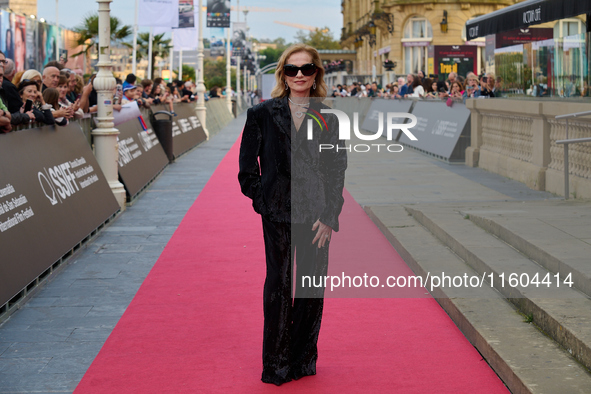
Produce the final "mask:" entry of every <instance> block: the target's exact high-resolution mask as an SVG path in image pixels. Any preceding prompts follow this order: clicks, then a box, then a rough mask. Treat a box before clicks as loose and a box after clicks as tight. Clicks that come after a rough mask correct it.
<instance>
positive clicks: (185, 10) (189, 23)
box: [179, 0, 196, 29]
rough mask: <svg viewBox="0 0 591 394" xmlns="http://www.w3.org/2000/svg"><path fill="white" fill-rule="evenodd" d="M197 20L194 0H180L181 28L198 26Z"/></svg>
mask: <svg viewBox="0 0 591 394" xmlns="http://www.w3.org/2000/svg"><path fill="white" fill-rule="evenodd" d="M195 20H196V18H195V7H194V6H193V0H179V29H186V28H193V27H196V26H195Z"/></svg>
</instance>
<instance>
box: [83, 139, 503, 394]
mask: <svg viewBox="0 0 591 394" xmlns="http://www.w3.org/2000/svg"><path fill="white" fill-rule="evenodd" d="M237 162H238V144H236V145H235V146H234V147H233V148H232V149H231V151H230V152H229V153H228V155H227V156H226V158H225V159H224V160H223V161H222V163H221V164H220V166H219V167H218V168H217V170H216V172H215V173H214V174H213V176H212V178H211V179H210V180H209V183H208V184H207V185H206V187H205V189H204V190H203V192H202V193H201V194H200V195H199V198H198V199H197V200H196V202H195V204H194V205H193V207H192V208H191V209H190V210H189V212H188V213H187V215H186V217H185V218H184V220H183V221H182V223H181V225H180V226H179V228H178V229H177V231H176V233H175V234H174V236H173V237H172V239H171V240H170V242H169V244H168V245H167V247H166V249H165V250H164V252H163V253H162V255H161V256H160V259H159V260H158V262H157V263H156V265H155V266H154V268H153V269H152V271H151V272H150V274H149V275H148V277H147V278H146V280H145V282H144V283H143V285H142V286H141V288H140V290H139V291H138V293H137V295H136V297H135V298H134V300H133V301H132V303H131V305H130V306H129V308H128V309H127V311H126V312H125V314H124V315H123V317H122V318H121V320H120V321H119V323H118V324H117V326H116V327H115V330H114V331H113V333H112V334H111V336H110V337H109V339H108V340H107V342H106V343H105V345H104V346H103V348H102V350H101V351H100V353H99V354H98V356H97V357H96V359H95V360H94V362H93V364H92V365H91V367H90V368H89V370H88V372H87V373H86V375H85V376H84V378H83V379H82V381H81V382H80V384H79V386H78V388H77V389H76V391H75V393H76V394H83V393H109V394H111V393H113V394H114V393H117V394H119V393H265V392H279V391H281V392H285V393H292V392H298V393H299V392H314V393H339V394H342V393H394V392H395V393H500V392H507V390H506V389H505V387H504V385H503V384H502V382H501V381H500V380H499V379H498V377H497V376H496V375H495V373H494V372H493V371H492V370H491V369H490V367H489V366H488V365H487V364H486V362H485V361H483V360H481V357H480V355H479V353H478V352H477V351H476V350H475V349H474V348H473V347H472V346H471V345H470V343H469V342H468V341H467V340H466V339H465V338H464V336H463V335H462V333H461V332H460V331H459V330H458V329H457V327H456V326H455V325H454V324H453V322H452V321H451V320H450V319H449V317H448V316H447V315H446V314H445V312H444V311H443V310H442V309H441V308H440V307H439V305H438V304H437V302H435V300H433V299H431V298H329V299H327V300H326V303H325V313H324V318H323V323H322V324H323V325H322V329H321V331H320V340H319V360H318V367H317V373H318V375H316V376H312V377H306V378H303V379H301V380H299V381H296V382H290V383H287V384H284V385H283V386H281V387H275V386H272V385H268V384H264V383H262V382H261V381H260V375H261V368H262V362H261V352H262V329H263V313H262V289H263V282H264V277H265V268H264V267H265V264H264V250H263V238H262V229H261V222H260V218H259V217H258V215H256V214H255V213H254V212H253V211H252V208H251V204H250V201H249V200H248V199H247V198H246V197H243V196H242V195H241V194H240V190H239V186H238V182H237V177H236V176H237V171H238V170H237ZM341 218H342V219H341V232H339V233H335V234H333V241H332V243H333V244H332V246H331V263H330V264H333V262H335V261H339V260H342V261H344V260H346V261H353V262H354V264H353V263H343V264H344V267H345V268H346V269H347V271H345V272H346V273H347V274H348V273H349V272H355V273H354V274H355V275H356V274H357V273H358V272H361V273H363V272H364V271H365V272H367V273H368V275H373V274H374V271H371V272H370V271H367V267H363V265H362V264H361V265H360V264H359V263H363V262H364V261H365V260H363V259H366V260H367V259H369V260H371V262H372V267H375V269H376V271H375V273H378V274H380V275H381V274H382V272H385V271H384V270H385V269H386V268H387V272H391V273H393V274H395V275H401V274H410V270H409V269H408V268H407V267H406V265H405V264H404V262H403V261H402V259H401V258H400V257H399V256H398V255H397V254H396V252H395V251H394V250H393V248H392V247H391V246H390V244H389V243H388V242H387V241H386V239H385V238H384V237H383V235H382V234H381V233H380V231H379V230H378V229H377V228H376V227H375V225H373V223H372V222H371V221H370V220H369V218H368V217H367V215H366V214H365V213H364V212H363V210H362V209H361V208H360V207H359V206H358V205H357V204H356V202H355V201H354V200H353V199H352V197H351V196H350V195H349V194H347V195H346V202H345V207H344V210H343V214H342V215H341ZM359 259H361V260H359ZM363 264H364V263H363ZM355 267H357V268H355ZM359 267H362V268H359ZM380 267H381V268H380ZM384 267H386V268H384ZM338 269H340V268H338ZM338 269H337V270H335V267H331V271H330V272H331V273H332V274H333V275H337V274H338V275H340V272H336V271H338ZM372 269H374V268H372ZM341 271H342V270H341ZM357 291H361V290H357V289H355V290H349V292H348V293H347V294H345V295H346V296H349V297H355V296H358V297H361V296H365V295H368V296H375V294H373V293H372V294H369V293H367V294H365V293H361V292H357ZM381 291H385V290H381ZM423 293H424V290H422V291H418V292H415V293H414V294H415V295H417V296H421V295H422V294H423ZM389 294H390V295H391V294H392V293H389ZM327 295H329V294H327ZM334 295H335V294H332V296H334ZM341 295H343V294H341Z"/></svg>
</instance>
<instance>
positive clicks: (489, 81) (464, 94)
mask: <svg viewBox="0 0 591 394" xmlns="http://www.w3.org/2000/svg"><path fill="white" fill-rule="evenodd" d="M501 86H502V79H501V77H497V78H495V76H494V74H492V73H486V74H484V73H483V74H482V75H480V76H477V75H476V74H474V73H473V72H469V73H468V74H467V75H466V76H465V77H463V76H459V75H458V74H457V73H455V72H452V73H450V74H449V75H448V76H447V79H446V80H445V81H440V80H439V78H438V76H437V75H429V76H428V77H427V76H425V73H423V72H422V71H419V72H418V73H417V74H416V75H415V74H408V75H407V76H406V79H405V78H403V77H400V78H398V80H397V81H396V82H394V83H389V84H387V85H386V86H381V85H379V84H378V83H377V82H372V83H365V84H363V83H358V82H353V83H352V84H350V85H348V86H347V85H337V86H333V89H332V97H380V98H385V99H401V98H422V99H449V98H451V99H453V100H458V101H459V100H465V99H467V98H479V97H500V96H501V95H502V92H501Z"/></svg>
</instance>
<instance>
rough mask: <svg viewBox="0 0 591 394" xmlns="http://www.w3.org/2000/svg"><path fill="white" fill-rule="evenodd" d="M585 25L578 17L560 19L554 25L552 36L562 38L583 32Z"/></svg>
mask: <svg viewBox="0 0 591 394" xmlns="http://www.w3.org/2000/svg"><path fill="white" fill-rule="evenodd" d="M586 29H587V27H586V26H585V24H584V23H583V22H581V20H579V19H562V20H560V21H558V22H556V24H555V25H554V38H563V37H569V36H574V35H577V34H583V33H585V31H586Z"/></svg>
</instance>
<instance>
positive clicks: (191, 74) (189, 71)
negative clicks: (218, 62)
mask: <svg viewBox="0 0 591 394" xmlns="http://www.w3.org/2000/svg"><path fill="white" fill-rule="evenodd" d="M182 78H183V81H187V80H189V79H190V80H191V81H193V82H196V79H195V69H194V68H193V67H191V66H188V65H186V64H183V75H182Z"/></svg>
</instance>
